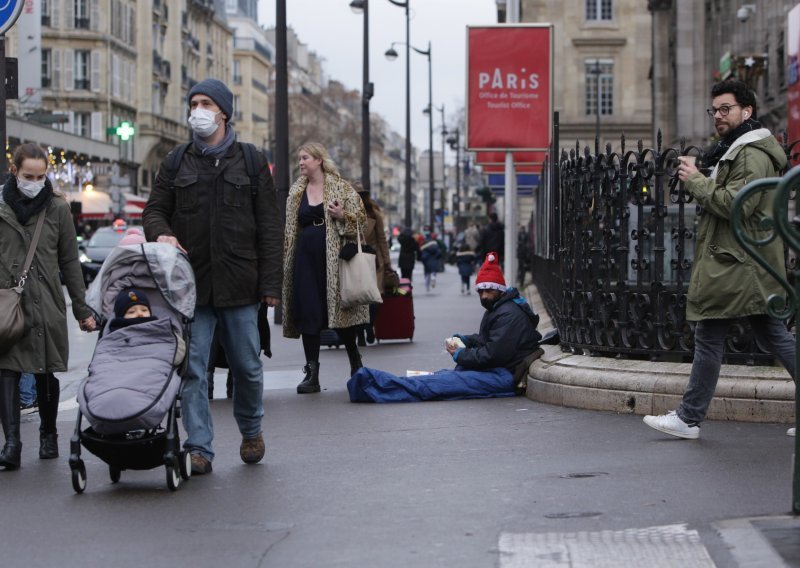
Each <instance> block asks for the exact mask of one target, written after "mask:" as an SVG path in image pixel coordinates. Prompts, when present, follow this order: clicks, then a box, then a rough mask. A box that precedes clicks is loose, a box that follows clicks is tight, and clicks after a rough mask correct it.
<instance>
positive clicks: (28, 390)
mask: <svg viewBox="0 0 800 568" xmlns="http://www.w3.org/2000/svg"><path fill="white" fill-rule="evenodd" d="M19 407H20V410H21V411H22V414H27V413H29V412H33V411H35V410H36V409H37V407H38V402H37V400H36V377H34V376H33V375H32V374H31V373H22V376H21V377H20V379H19Z"/></svg>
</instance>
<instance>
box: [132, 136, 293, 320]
mask: <svg viewBox="0 0 800 568" xmlns="http://www.w3.org/2000/svg"><path fill="white" fill-rule="evenodd" d="M167 159H169V158H167ZM165 165H166V160H165V161H164V162H163V163H162V167H161V168H160V170H159V172H158V175H157V176H156V181H155V184H154V185H153V192H152V193H151V194H150V199H149V200H148V201H147V205H146V206H145V209H144V213H143V215H142V224H143V225H144V231H145V236H146V237H147V240H148V241H155V240H156V239H157V238H158V237H159V236H161V235H169V236H174V237H176V238H177V239H178V242H179V243H180V244H181V246H183V248H185V249H186V252H187V253H188V254H189V260H190V261H191V263H192V268H193V269H194V273H195V280H196V282H197V305H200V306H202V305H214V306H218V307H233V306H243V305H247V304H254V303H256V302H257V301H258V300H259V299H260V298H261V297H262V296H272V297H274V298H280V297H281V282H282V280H283V223H282V221H281V214H280V210H279V209H278V200H277V196H276V192H275V184H274V183H273V181H272V175H271V174H270V171H269V165H268V163H267V160H266V158H264V157H263V155H262V154H260V153H259V171H260V176H259V183H258V188H256V190H255V191H253V188H252V187H251V185H250V177H249V176H248V175H247V168H246V167H245V160H244V153H243V152H242V150H241V146H240V145H239V143H238V142H237V143H234V144H233V145H232V146H231V147H230V148H229V149H228V152H227V153H226V155H225V157H224V158H222V159H220V160H216V159H214V158H211V157H203V156H201V155H200V153H199V152H198V151H197V149H196V148H195V146H194V144H192V145H190V146H189V148H188V149H187V150H186V153H185V154H184V155H183V159H182V160H181V165H180V168H179V169H178V172H177V174H176V176H175V181H174V183H172V184H170V182H169V180H168V179H167V177H166V175H165V173H164V172H165Z"/></svg>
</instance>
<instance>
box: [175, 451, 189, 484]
mask: <svg viewBox="0 0 800 568" xmlns="http://www.w3.org/2000/svg"><path fill="white" fill-rule="evenodd" d="M178 462H179V465H180V473H181V477H182V478H183V479H184V480H185V481H189V478H190V477H191V476H192V454H190V453H189V452H181V455H180V457H179V458H178Z"/></svg>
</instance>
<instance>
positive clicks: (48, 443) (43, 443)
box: [39, 432, 58, 460]
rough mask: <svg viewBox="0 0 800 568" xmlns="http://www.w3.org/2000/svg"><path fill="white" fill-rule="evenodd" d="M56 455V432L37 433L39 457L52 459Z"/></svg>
mask: <svg viewBox="0 0 800 568" xmlns="http://www.w3.org/2000/svg"><path fill="white" fill-rule="evenodd" d="M57 457H58V434H56V433H55V432H51V433H49V434H39V459H40V460H52V459H55V458H57Z"/></svg>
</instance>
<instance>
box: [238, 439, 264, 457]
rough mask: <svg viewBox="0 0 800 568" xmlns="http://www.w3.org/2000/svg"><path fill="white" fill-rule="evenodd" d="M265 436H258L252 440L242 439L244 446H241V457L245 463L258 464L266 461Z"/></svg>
mask: <svg viewBox="0 0 800 568" xmlns="http://www.w3.org/2000/svg"><path fill="white" fill-rule="evenodd" d="M265 452H266V448H265V447H264V436H262V435H261V434H258V435H256V436H253V437H252V438H242V445H241V446H239V457H241V458H242V461H243V462H244V463H258V462H260V461H261V460H262V459H264V453H265Z"/></svg>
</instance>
